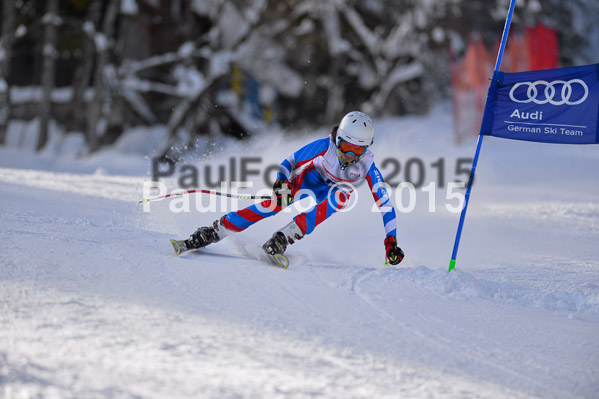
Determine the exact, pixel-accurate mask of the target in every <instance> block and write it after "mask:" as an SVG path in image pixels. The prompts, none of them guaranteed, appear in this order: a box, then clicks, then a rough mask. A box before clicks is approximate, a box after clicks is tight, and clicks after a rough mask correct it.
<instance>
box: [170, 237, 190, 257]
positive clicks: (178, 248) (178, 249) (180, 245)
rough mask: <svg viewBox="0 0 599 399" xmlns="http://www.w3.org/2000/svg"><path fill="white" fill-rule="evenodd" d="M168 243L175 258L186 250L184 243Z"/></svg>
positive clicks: (175, 241) (173, 241)
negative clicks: (173, 251)
mask: <svg viewBox="0 0 599 399" xmlns="http://www.w3.org/2000/svg"><path fill="white" fill-rule="evenodd" d="M170 242H171V245H172V246H173V249H174V250H175V254H176V255H177V256H179V255H181V254H182V253H183V252H185V251H186V250H187V247H186V246H185V241H177V240H170Z"/></svg>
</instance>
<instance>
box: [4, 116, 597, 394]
mask: <svg viewBox="0 0 599 399" xmlns="http://www.w3.org/2000/svg"><path fill="white" fill-rule="evenodd" d="M450 125H451V120H450V117H449V113H448V112H447V110H446V109H445V108H439V109H437V110H436V111H435V112H434V113H432V114H431V115H428V116H427V117H423V118H416V117H411V118H403V119H387V120H382V121H379V122H378V123H377V134H378V136H377V141H376V143H375V145H374V147H373V151H374V152H375V154H376V156H377V159H379V160H380V161H382V160H384V159H386V158H397V159H399V160H401V162H402V167H403V165H404V164H405V162H406V160H407V159H409V158H411V157H414V158H420V159H422V160H423V162H424V164H425V166H426V173H427V178H426V182H425V185H426V184H428V182H430V181H434V180H435V179H434V177H435V176H437V171H438V170H437V169H434V168H432V167H431V166H430V163H431V162H435V161H437V160H438V159H439V158H443V159H444V161H445V171H444V178H445V180H446V182H447V181H453V180H454V178H458V179H459V177H457V176H455V173H454V169H455V164H456V160H457V159H459V158H468V157H472V155H473V152H474V144H475V143H474V142H471V143H469V144H468V145H465V146H462V147H454V146H453V145H452V144H451V141H450V138H449V137H448V136H449V132H448V126H450ZM325 131H326V129H323V130H321V131H319V132H317V133H316V134H312V135H306V136H305V135H301V136H299V137H296V138H293V139H287V140H285V141H284V140H283V139H279V138H277V139H274V140H273V138H272V137H258V138H256V139H255V140H254V141H252V142H250V143H246V142H243V143H227V144H228V145H227V148H226V149H224V150H223V152H222V153H220V154H214V155H213V157H212V160H211V161H206V162H212V164H218V163H219V162H220V163H221V164H224V165H226V164H227V162H228V160H229V158H230V157H237V156H248V155H253V156H257V155H258V156H259V155H262V156H263V165H266V164H273V163H279V162H280V161H281V160H282V159H283V158H284V157H285V156H287V155H288V154H289V153H290V152H292V151H293V150H294V149H296V148H298V147H299V146H301V145H302V144H303V143H306V142H308V141H310V140H311V139H313V138H316V137H318V136H319V135H322V134H325ZM597 150H598V147H596V146H584V147H583V146H581V147H575V146H557V145H542V144H533V143H520V142H510V141H502V140H495V139H486V140H485V143H484V145H483V152H482V155H481V161H480V163H479V168H478V171H477V172H478V173H477V182H476V184H475V186H474V189H473V194H472V198H471V203H470V209H469V214H468V217H467V219H466V226H465V229H464V235H463V238H462V242H461V249H460V254H459V257H458V263H457V269H456V270H455V271H454V272H451V273H447V272H446V270H447V264H448V261H449V256H450V254H451V249H452V246H453V238H454V235H455V229H456V227H457V222H458V217H459V215H458V214H456V213H451V212H449V211H447V210H446V208H445V205H447V204H450V205H451V204H452V205H455V203H456V202H455V201H450V200H446V199H445V195H446V194H447V188H446V187H443V188H439V187H437V190H436V191H435V194H436V200H435V202H433V204H432V205H433V208H434V210H435V212H429V205H430V204H429V194H427V193H425V192H422V190H421V189H418V190H416V193H417V195H416V206H415V209H414V210H413V211H411V212H408V213H398V224H399V228H398V239H399V243H400V246H401V247H402V248H403V249H404V250H405V252H406V259H405V261H404V262H403V263H401V264H400V265H399V266H398V267H387V268H385V267H383V262H382V260H383V256H384V248H383V242H382V241H383V235H384V230H383V227H382V223H381V220H380V215H378V214H377V213H372V212H371V207H372V204H373V202H372V199H371V197H370V196H369V193H368V190H367V188H366V187H365V186H362V187H360V188H359V190H358V193H359V201H358V203H357V204H356V207H355V208H354V209H353V210H352V211H351V212H348V213H343V214H339V215H335V216H334V217H333V218H332V219H330V220H328V221H327V222H326V223H325V224H323V225H322V226H320V227H319V228H318V229H317V230H316V231H315V232H314V233H313V234H312V235H311V236H309V237H307V238H306V239H304V240H302V241H300V242H299V243H297V244H296V245H293V246H292V247H290V248H289V250H288V254H289V258H290V260H291V263H292V264H291V266H290V268H289V269H288V270H281V269H277V268H274V267H271V266H269V265H266V264H264V263H261V262H259V261H257V260H254V259H253V258H254V257H255V256H256V253H257V252H256V251H257V247H258V246H259V245H261V244H262V243H263V242H264V241H265V240H266V239H267V238H268V237H269V236H270V235H271V234H272V232H273V231H274V230H276V229H277V228H278V227H281V226H282V225H283V224H285V223H286V222H287V221H288V220H289V218H290V217H291V216H292V215H293V214H294V212H291V213H283V214H280V215H277V216H275V217H273V218H271V219H268V220H265V221H263V222H262V223H260V224H258V225H256V226H254V227H252V228H251V229H250V230H248V231H246V232H244V233H241V234H237V235H235V236H232V237H230V238H228V239H227V240H226V241H223V242H221V243H218V244H216V245H214V246H213V247H211V248H210V251H211V252H213V253H214V254H212V255H211V254H202V255H198V254H189V255H186V256H183V257H179V258H176V257H175V256H174V255H173V253H172V249H171V248H170V245H169V243H168V239H169V238H171V237H185V236H187V235H189V233H191V232H192V231H193V230H194V229H195V228H197V227H198V226H201V225H205V224H208V223H210V222H212V221H213V220H214V219H216V218H218V217H220V216H221V215H222V214H223V212H222V211H221V209H220V208H219V209H218V210H217V211H216V212H213V213H206V212H204V213H201V212H197V211H195V210H194V206H193V203H192V205H191V211H190V212H181V213H175V212H172V211H171V210H170V209H169V202H167V201H162V202H156V203H152V204H151V209H150V212H147V213H144V212H143V211H142V206H141V205H140V204H138V203H137V201H138V200H139V199H140V198H141V196H142V183H143V181H144V180H148V177H147V173H146V172H147V169H145V170H142V169H140V168H138V169H135V167H133V166H131V165H139V164H140V161H139V160H140V159H143V158H134V157H133V156H131V155H123V154H122V153H121V152H118V151H116V150H113V151H108V152H105V153H102V154H100V155H97V156H96V157H95V158H92V159H89V160H86V161H85V162H83V161H81V162H78V161H74V160H71V161H69V162H66V161H64V159H55V160H53V161H52V162H49V161H48V159H47V158H44V159H40V158H39V157H34V156H31V155H30V154H28V153H25V152H20V151H16V150H9V149H2V150H0V159H1V161H0V166H1V168H0V195H1V198H2V199H1V203H2V206H1V207H0V220H1V225H2V229H1V232H0V265H1V268H0V309H1V312H0V397H6V398H55V397H56V398H86V397H89V398H97V397H105V398H132V397H136V398H138V397H140V398H165V397H172V398H315V397H323V398H399V397H401V398H404V397H409V398H429V397H433V398H437V397H438V398H520V397H522V398H526V397H542V398H594V397H596V395H597V392H599V378H598V376H599V339H598V338H597V337H599V247H598V246H597V242H598V239H599V176H598V175H597V172H596V171H597V165H598V163H599V155H598V152H597ZM221 159H224V160H223V161H222V162H221ZM102 160H104V163H102ZM94 162H95V164H94V165H95V167H96V166H97V167H98V168H101V169H99V170H98V173H95V174H85V173H79V172H81V171H88V170H89V165H90V163H94ZM189 162H192V161H191V160H190V161H189ZM193 162H196V161H193ZM148 164H149V161H148V160H145V165H146V167H147V166H148ZM194 164H195V165H203V164H202V162H201V161H197V163H194ZM125 165H126V166H128V167H129V169H128V173H127V174H128V175H129V176H127V177H125V176H120V175H115V174H113V173H114V172H112V171H113V170H118V169H119V168H120V169H123V168H125ZM379 166H380V163H379ZM387 166H389V165H387ZM42 169H49V170H42ZM386 171H387V172H390V171H391V168H390V167H388V168H387V169H386ZM403 177H404V174H403V170H402V172H401V173H400V175H399V176H397V177H396V180H401V179H402V178H403ZM460 177H462V179H463V177H464V176H460ZM176 183H177V182H176V179H172V180H169V181H168V184H169V187H170V188H175V187H176ZM255 183H256V185H255V187H254V188H253V189H250V190H246V191H247V192H249V191H256V190H257V189H259V188H264V187H266V186H265V185H264V183H263V182H262V178H261V177H256V179H255ZM396 195H397V193H396V192H394V195H393V198H395V196H396ZM403 199H404V204H407V203H408V196H407V190H406V191H404V193H403ZM205 200H206V199H205ZM177 201H180V200H177ZM206 201H207V200H206ZM170 204H172V202H171V203H170ZM218 204H219V206H220V205H221V202H220V200H219V202H218ZM228 204H229V205H230V203H228ZM245 204H248V203H247V202H240V205H245ZM180 205H181V206H182V205H184V204H183V203H180ZM217 253H218V254H217ZM219 254H229V255H228V256H222V255H219Z"/></svg>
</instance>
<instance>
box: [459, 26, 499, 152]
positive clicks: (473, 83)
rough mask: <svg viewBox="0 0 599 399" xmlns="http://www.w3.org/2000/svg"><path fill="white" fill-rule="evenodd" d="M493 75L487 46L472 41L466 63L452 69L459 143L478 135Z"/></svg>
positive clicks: (474, 40) (477, 40) (469, 43)
mask: <svg viewBox="0 0 599 399" xmlns="http://www.w3.org/2000/svg"><path fill="white" fill-rule="evenodd" d="M492 73H493V60H492V58H491V56H490V55H489V52H488V51H487V49H486V48H485V45H484V43H483V42H482V40H481V39H480V38H476V39H472V38H470V39H469V40H468V49H467V50H466V54H465V56H464V59H463V60H462V61H458V62H454V63H452V65H451V81H452V86H453V133H454V138H455V141H456V143H461V142H463V141H464V140H465V139H467V138H468V137H476V136H477V135H478V131H479V130H480V124H481V121H482V117H483V111H484V109H485V102H486V100H487V90H488V88H489V79H490V77H491V76H492Z"/></svg>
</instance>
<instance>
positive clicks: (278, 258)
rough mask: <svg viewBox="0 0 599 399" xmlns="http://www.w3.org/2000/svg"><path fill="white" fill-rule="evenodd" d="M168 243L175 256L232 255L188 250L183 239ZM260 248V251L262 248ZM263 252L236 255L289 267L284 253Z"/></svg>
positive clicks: (284, 267)
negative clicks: (259, 254)
mask: <svg viewBox="0 0 599 399" xmlns="http://www.w3.org/2000/svg"><path fill="white" fill-rule="evenodd" d="M170 243H171V245H172V246H173V250H174V251H175V255H176V256H179V255H181V254H183V253H185V252H195V253H199V254H201V253H205V254H209V255H215V256H233V255H228V254H220V253H217V252H203V251H202V249H201V248H200V249H191V250H190V249H188V248H187V247H186V246H185V241H183V240H170ZM260 250H261V252H262V248H261V249H260ZM263 254H264V256H260V257H257V258H252V257H249V256H242V255H239V256H238V257H241V258H247V259H253V260H260V261H264V262H266V263H268V264H270V265H273V266H276V267H280V268H281V269H287V268H288V267H289V259H288V258H287V257H286V256H285V255H282V254H276V255H270V254H268V253H266V252H263Z"/></svg>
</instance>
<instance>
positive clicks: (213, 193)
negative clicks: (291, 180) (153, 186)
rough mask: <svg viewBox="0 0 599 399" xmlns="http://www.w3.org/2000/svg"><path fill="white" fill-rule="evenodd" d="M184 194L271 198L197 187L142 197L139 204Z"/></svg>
mask: <svg viewBox="0 0 599 399" xmlns="http://www.w3.org/2000/svg"><path fill="white" fill-rule="evenodd" d="M185 194H211V195H220V196H221V197H229V198H238V199H248V200H251V199H259V200H267V199H272V197H271V196H267V195H251V194H229V193H221V192H220V191H214V190H201V189H197V190H187V191H178V192H176V193H171V194H167V195H161V196H160V197H154V198H144V199H142V200H141V201H139V203H140V204H146V203H148V202H150V201H156V200H160V199H164V198H168V197H175V196H178V195H185Z"/></svg>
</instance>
